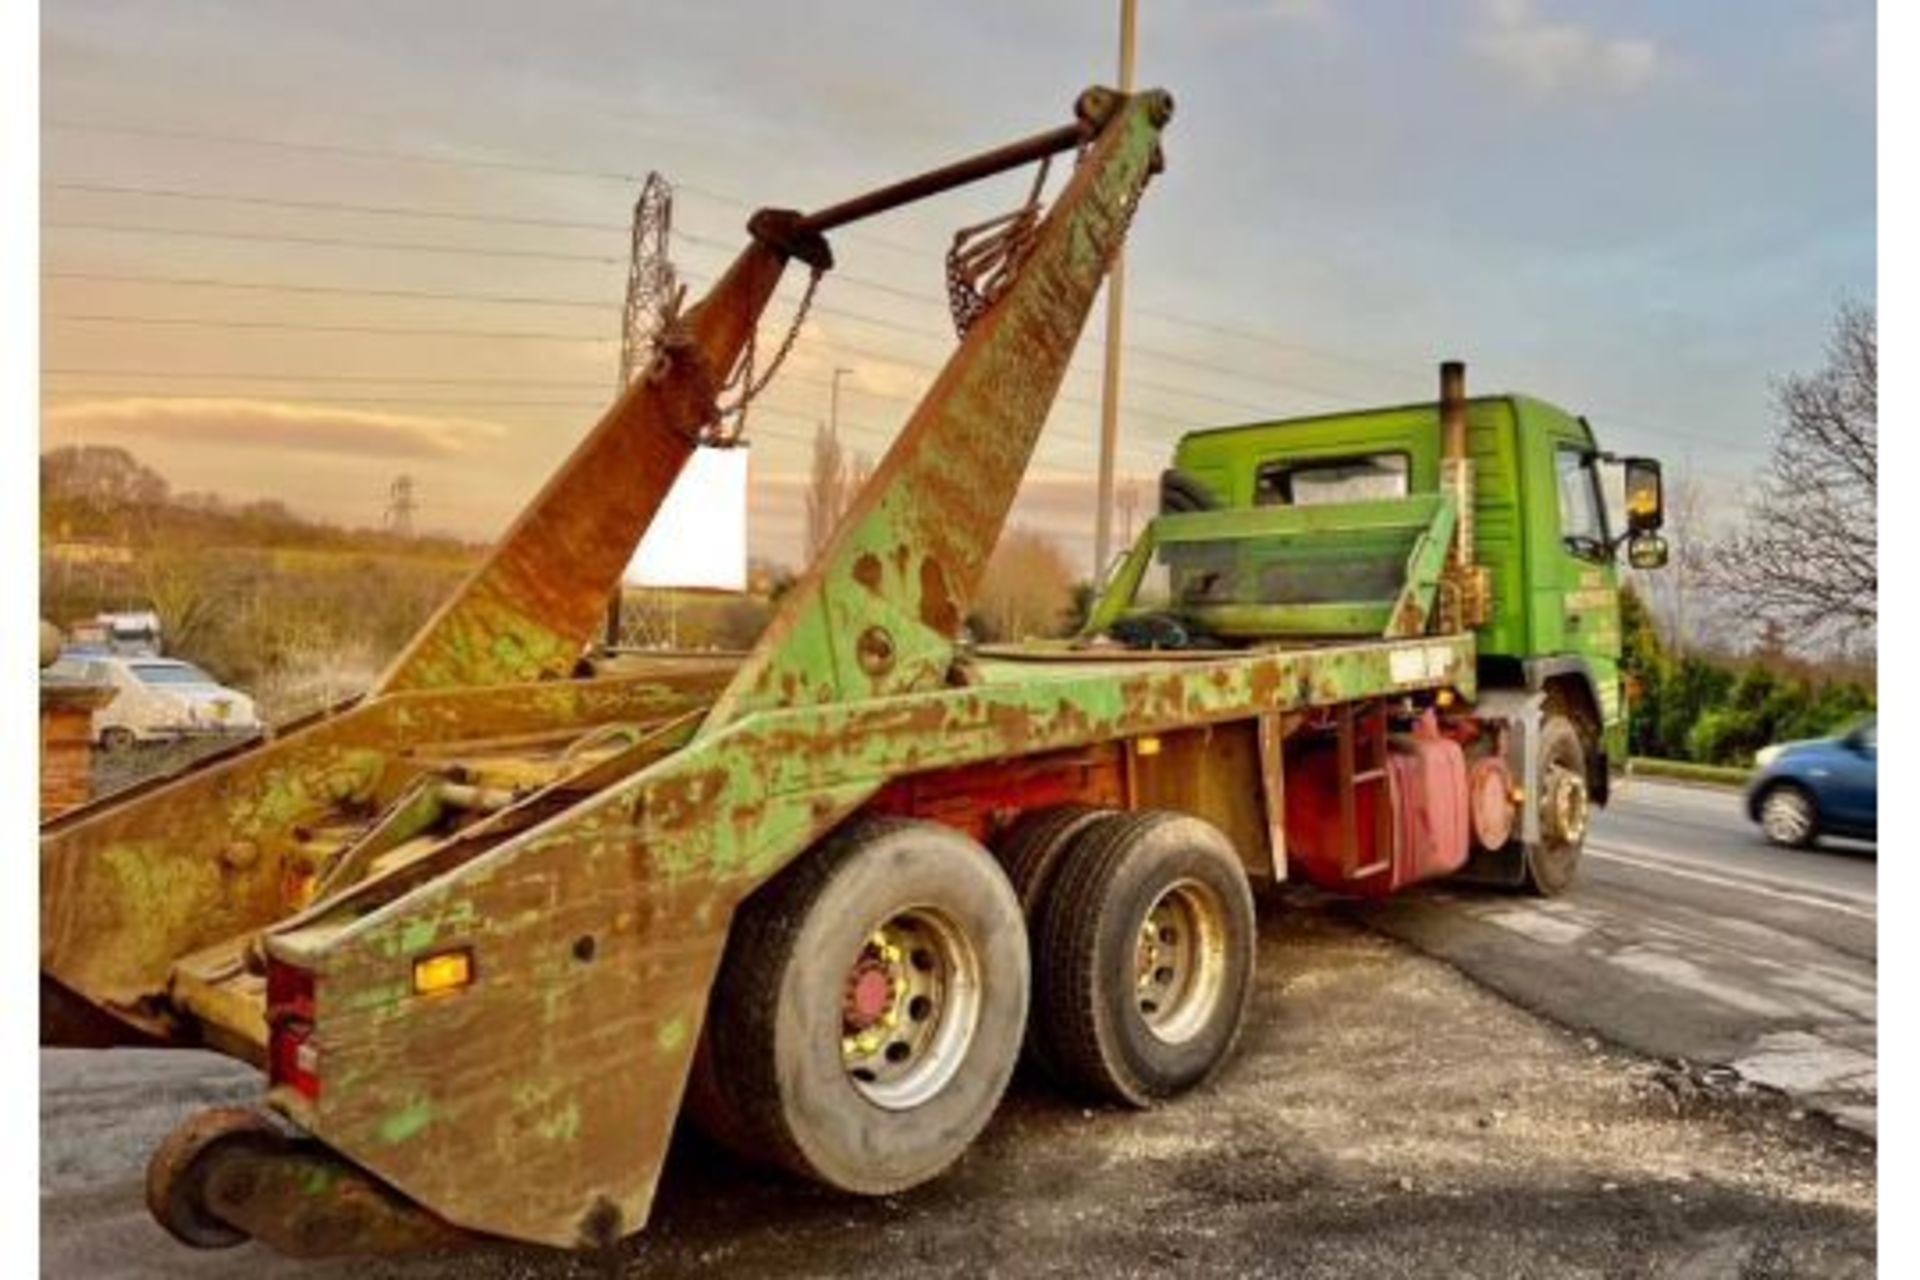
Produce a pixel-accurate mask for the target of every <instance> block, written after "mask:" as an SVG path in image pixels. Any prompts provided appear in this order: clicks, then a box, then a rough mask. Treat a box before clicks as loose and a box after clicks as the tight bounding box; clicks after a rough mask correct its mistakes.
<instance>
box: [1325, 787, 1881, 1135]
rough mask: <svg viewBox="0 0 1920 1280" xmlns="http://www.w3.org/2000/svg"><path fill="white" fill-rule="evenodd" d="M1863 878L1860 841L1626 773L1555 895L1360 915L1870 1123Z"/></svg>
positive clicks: (1868, 941) (1543, 1004) (1472, 965)
mask: <svg viewBox="0 0 1920 1280" xmlns="http://www.w3.org/2000/svg"><path fill="white" fill-rule="evenodd" d="M1875 879H1876V863H1875V851H1874V848H1873V846H1872V845H1868V844H1861V843H1858V842H1852V841H1826V842H1822V844H1821V845H1820V846H1819V847H1817V848H1814V849H1810V850H1787V849H1777V848H1774V847H1772V846H1771V845H1768V844H1767V843H1766V842H1765V841H1764V840H1763V839H1762V838H1761V836H1760V834H1759V831H1758V829H1757V828H1756V827H1755V826H1754V825H1753V824H1752V823H1751V822H1749V821H1748V820H1747V817H1746V814H1745V812H1744V809H1743V808H1742V805H1741V799H1740V796H1739V795H1738V794H1737V793H1735V792H1732V791H1723V790H1717V789H1708V788H1703V787H1687V786H1678V785H1673V784H1667V783H1660V782H1652V781H1647V780H1635V781H1632V782H1630V783H1627V784H1626V785H1624V786H1623V787H1622V788H1621V791H1620V792H1619V793H1617V794H1616V796H1615V798H1614V803H1613V804H1612V805H1611V806H1610V807H1609V808H1608V809H1607V810H1606V811H1605V812H1604V813H1602V814H1600V815H1599V816H1598V817H1597V818H1596V819H1595V822H1594V826H1593V830H1592V832H1591V834H1590V836H1589V838H1588V844H1587V854H1586V861H1585V864H1584V866H1583V867H1582V869H1581V877H1580V880H1579V881H1578V882H1577V883H1576V885H1575V886H1574V888H1573V890H1572V891H1571V892H1570V893H1569V894H1567V896H1566V897H1564V898H1562V899H1560V900H1558V901H1554V902H1541V901H1538V900H1529V899H1524V898H1517V897H1491V896H1488V895H1486V894H1478V893H1465V892H1461V891H1457V890H1437V889H1436V890H1433V891H1430V892H1425V893H1416V894H1413V895H1409V896H1407V897H1405V898H1401V899H1398V900H1395V901H1390V902H1385V903H1380V904H1378V905H1376V906H1369V907H1365V908H1359V909H1357V914H1358V915H1359V917H1360V918H1361V919H1363V920H1365V922H1366V923H1368V924H1369V925H1371V926H1373V927H1375V928H1378V929H1381V930H1383V931H1385V932H1387V933H1389V934H1391V935H1392V936H1394V937H1397V938H1400V939H1401V940H1403V941H1406V942H1409V943H1411V944H1412V945H1414V946H1416V947H1418V948H1420V949H1421V950H1423V951H1425V952H1427V953H1428V954H1430V955H1433V956H1435V957H1437V958H1439V959H1443V960H1445V961H1447V962H1448V963H1450V964H1453V965H1455V966H1457V967H1458V968H1460V969H1461V970H1462V971H1463V972H1465V973H1467V974H1469V975H1471V976H1472V977H1473V978H1474V979H1475V980H1477V981H1479V982H1481V983H1483V984H1484V985H1486V986H1488V987H1490V988H1492V989H1494V990H1496V991H1498V992H1500V993H1501V994H1503V995H1505V996H1507V997H1508V998H1509V999H1512V1000H1514V1001H1515V1002H1517V1003H1519V1004H1520V1005H1522V1006H1523V1007H1526V1008H1529V1009H1532V1010H1535V1011H1537V1012H1539V1013H1542V1014H1544V1015H1545V1016H1547V1017H1549V1018H1551V1019H1552V1020H1554V1021H1555V1022H1558V1023H1560V1024H1562V1025H1563V1026H1568V1027H1572V1028H1576V1029H1582V1030H1591V1031H1592V1032H1593V1033H1595V1034H1597V1035H1599V1036H1601V1037H1603V1038H1605V1039H1606V1040H1608V1041H1609V1042H1611V1043H1614V1044H1619V1045H1623V1046H1625V1047H1627V1048H1630V1049H1633V1050H1636V1051H1638V1052H1640V1053H1644V1054H1648V1055H1651V1056H1653V1057H1656V1058H1663V1059H1683V1060H1685V1062H1686V1063H1688V1064H1689V1065H1690V1067H1691V1068H1693V1069H1694V1073H1695V1074H1696V1075H1697V1074H1698V1070H1699V1069H1700V1068H1703V1067H1711V1068H1724V1069H1730V1070H1731V1071H1734V1072H1737V1073H1738V1074H1739V1076H1740V1078H1741V1079H1743V1080H1746V1081H1748V1082H1751V1083H1752V1084H1756V1085H1763V1086H1767V1087H1770V1088H1774V1089H1778V1090H1781V1091H1783V1092H1785V1093H1786V1094H1788V1095H1789V1096H1790V1097H1791V1098H1793V1099H1794V1100H1795V1102H1796V1103H1798V1104H1799V1105H1802V1106H1805V1107H1807V1108H1809V1109H1812V1110H1815V1111H1818V1112H1821V1113H1823V1114H1826V1115H1828V1116H1830V1117H1832V1118H1833V1119H1835V1120H1836V1121H1838V1122H1840V1123H1842V1124H1844V1125H1847V1126H1849V1127H1851V1128H1855V1129H1857V1130H1859V1131H1861V1132H1864V1133H1866V1134H1869V1135H1871V1134H1873V1132H1874V1129H1875V1106H1876V1102H1875V1100H1876V1093H1877V1083H1876V1074H1875V1039H1876V1017H1875V1005H1876V993H1877V987H1878V983H1877V966H1876V943H1875V915H1876V899H1875Z"/></svg>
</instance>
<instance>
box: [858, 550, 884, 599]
mask: <svg viewBox="0 0 1920 1280" xmlns="http://www.w3.org/2000/svg"><path fill="white" fill-rule="evenodd" d="M853 580H854V581H855V582H857V583H859V584H860V585H861V586H863V587H865V588H866V589H867V590H869V591H871V592H873V593H874V594H875V595H878V594H880V557H879V556H876V555H875V554H873V552H871V551H866V552H862V553H861V555H860V558H859V559H858V560H855V561H854V562H853Z"/></svg>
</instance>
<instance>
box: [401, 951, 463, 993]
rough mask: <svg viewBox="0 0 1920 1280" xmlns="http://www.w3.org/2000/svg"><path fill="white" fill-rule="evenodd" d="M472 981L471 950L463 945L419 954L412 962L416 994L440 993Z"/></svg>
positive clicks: (456, 989)
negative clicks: (448, 949) (429, 953)
mask: <svg viewBox="0 0 1920 1280" xmlns="http://www.w3.org/2000/svg"><path fill="white" fill-rule="evenodd" d="M472 981H473V952H472V951H470V950H468V949H467V948H465V947H458V948H456V949H454V950H452V951H441V952H438V953H436V954H434V955H430V956H421V957H420V958H419V959H417V960H415V961H414V962H413V990H414V993H415V994H416V995H423V996H433V995H442V994H445V993H446V992H449V991H458V990H459V989H460V988H461V987H464V986H466V985H467V984H468V983H470V982H472Z"/></svg>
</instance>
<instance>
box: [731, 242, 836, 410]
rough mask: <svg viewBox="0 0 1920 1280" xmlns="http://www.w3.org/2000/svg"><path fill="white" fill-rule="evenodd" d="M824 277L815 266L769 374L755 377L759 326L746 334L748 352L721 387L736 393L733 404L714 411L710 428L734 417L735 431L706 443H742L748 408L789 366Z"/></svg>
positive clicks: (743, 354) (767, 371) (769, 365)
mask: <svg viewBox="0 0 1920 1280" xmlns="http://www.w3.org/2000/svg"><path fill="white" fill-rule="evenodd" d="M825 274H826V273H825V272H824V271H823V270H822V269H821V268H819V267H815V268H813V270H812V272H811V273H810V274H809V275H808V276H807V288H806V292H804V293H802V294H801V295H800V305H799V306H797V307H795V308H794V311H793V322H792V323H791V324H789V325H788V326H787V332H786V336H785V337H783V338H782V339H781V340H780V346H779V347H778V348H777V349H776V350H775V351H774V353H773V359H772V360H771V361H770V362H769V363H768V365H767V369H766V372H765V373H763V374H761V375H760V376H759V377H758V378H756V377H754V372H753V366H754V362H755V360H756V358H757V355H758V350H759V345H760V336H759V328H758V326H756V327H755V329H754V331H753V332H752V333H750V334H748V335H747V346H746V350H745V351H743V352H741V355H740V363H739V364H737V365H735V366H734V370H733V376H732V377H731V378H728V379H727V381H726V384H725V385H724V386H722V387H721V388H720V394H721V395H725V394H726V393H727V392H729V391H736V394H735V396H734V400H733V403H732V404H728V405H721V406H718V407H717V408H716V409H715V411H714V416H713V420H712V422H710V423H709V424H708V425H709V426H711V427H714V428H720V427H721V424H722V423H724V422H725V421H726V420H727V419H729V418H731V419H733V426H732V429H731V430H725V429H720V430H715V431H713V432H712V433H710V438H709V439H708V440H707V441H706V443H708V444H712V445H715V446H717V447H719V448H728V447H731V446H733V445H736V444H738V443H739V442H740V437H741V436H742V435H744V434H745V433H746V430H747V406H749V405H751V404H752V403H753V401H754V399H755V398H756V397H757V396H759V394H760V393H761V392H762V391H765V390H766V389H767V384H768V383H770V382H772V381H773V377H774V375H775V374H777V373H779V372H780V366H781V365H783V364H785V363H786V360H787V356H788V355H789V354H791V353H792V351H793V344H794V343H795V342H797V341H799V339H800V329H801V326H802V325H804V324H806V322H807V312H808V311H810V310H811V309H812V308H813V295H814V294H815V293H816V292H818V291H819V288H820V278H821V276H823V275H825Z"/></svg>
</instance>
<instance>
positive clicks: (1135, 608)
mask: <svg viewBox="0 0 1920 1280" xmlns="http://www.w3.org/2000/svg"><path fill="white" fill-rule="evenodd" d="M1455 518H1456V517H1455V508H1454V500H1453V495H1452V494H1451V493H1448V492H1444V491H1437V492H1431V493H1422V494H1414V495H1412V496H1410V497H1406V498H1398V499H1384V500H1378V501H1368V502H1343V503H1329V504H1325V505H1320V506H1299V507H1284V506H1267V507H1243V508H1223V509H1220V510H1215V511H1194V512H1177V513H1170V514H1167V515H1162V516H1158V517H1156V518H1155V519H1153V520H1151V521H1149V522H1148V523H1147V527H1146V528H1145V529H1144V530H1142V532H1141V534H1140V538H1139V540H1138V542H1137V543H1136V544H1135V545H1134V547H1133V548H1132V549H1131V550H1130V551H1129V552H1128V555H1127V558H1126V560H1125V561H1124V562H1123V563H1122V565H1121V567H1120V569H1119V571H1118V572H1117V573H1116V574H1115V575H1114V578H1113V580H1112V582H1110V583H1109V584H1108V587H1107V590H1106V591H1105V592H1103V593H1102V595H1101V597H1100V599H1099V600H1098V601H1097V602H1096V603H1095V605H1094V607H1093V609H1092V610H1091V611H1090V612H1089V615H1088V621H1087V625H1086V627H1085V628H1084V630H1083V633H1082V634H1083V635H1084V636H1087V637H1092V636H1097V635H1100V634H1102V633H1104V632H1105V631H1107V630H1108V629H1109V628H1111V627H1112V626H1113V625H1114V624H1115V623H1116V622H1118V621H1119V620H1120V619H1121V618H1123V617H1128V616H1139V615H1145V614H1153V613H1165V614H1172V615H1174V616H1176V617H1179V618H1181V619H1184V620H1186V621H1188V622H1190V623H1192V624H1193V626H1194V627H1196V628H1197V629H1198V630H1200V631H1201V632H1203V633H1204V634H1207V635H1211V636H1217V637H1220V638H1221V639H1227V640H1280V641H1284V640H1288V639H1301V638H1313V637H1324V636H1369V635H1375V636H1391V637H1412V636H1419V635H1423V634H1425V633H1426V631H1427V630H1428V624H1429V622H1430V621H1431V619H1432V617H1433V611H1434V598H1435V595H1436V592H1437V590H1438V587H1439V583H1440V576H1441V569H1442V567H1443V566H1444V564H1445V561H1446V555H1447V547H1448V542H1449V539H1451V538H1452V537H1453V529H1454V523H1455ZM1195 548H1197V549H1202V550H1205V551H1209V552H1215V553H1217V554H1215V555H1214V556H1212V557H1211V558H1210V560H1209V563H1210V564H1214V565H1217V566H1219V567H1220V571H1221V572H1231V573H1233V574H1235V575H1238V576H1240V577H1242V578H1244V577H1254V576H1259V575H1262V574H1286V573H1288V572H1289V571H1298V570H1299V569H1300V568H1302V567H1304V566H1307V565H1315V566H1318V567H1321V568H1323V569H1324V568H1327V567H1333V568H1334V569H1335V570H1336V572H1339V571H1341V570H1343V569H1344V567H1345V566H1346V565H1347V564H1349V563H1350V562H1351V561H1353V560H1354V559H1355V557H1356V556H1359V555H1362V554H1365V553H1372V554H1374V555H1375V556H1376V557H1381V556H1384V557H1391V558H1393V559H1395V560H1396V561H1397V563H1398V567H1399V573H1398V575H1397V577H1396V579H1395V580H1394V582H1393V584H1392V586H1391V587H1390V588H1389V589H1388V590H1386V591H1383V592H1382V593H1381V594H1380V595H1379V596H1378V597H1377V598H1361V599H1349V600H1276V599H1274V598H1272V596H1273V595H1275V594H1284V593H1282V592H1270V591H1267V590H1261V591H1260V592H1258V594H1259V595H1260V596H1261V597H1262V598H1259V599H1242V598H1230V599H1209V600H1196V599H1176V600H1173V601H1169V602H1166V603H1157V602H1156V603H1145V604H1143V603H1137V601H1138V598H1139V592H1140V587H1141V583H1142V581H1143V580H1144V578H1145V575H1146V572H1147V568H1148V566H1149V564H1150V563H1151V562H1152V560H1153V559H1154V557H1156V556H1157V555H1160V554H1161V553H1162V552H1163V551H1166V550H1168V549H1172V550H1173V551H1174V552H1175V553H1176V554H1177V553H1178V552H1179V550H1180V549H1195ZM1189 572H1192V570H1189ZM1177 588H1178V584H1177V583H1176V589H1177Z"/></svg>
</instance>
